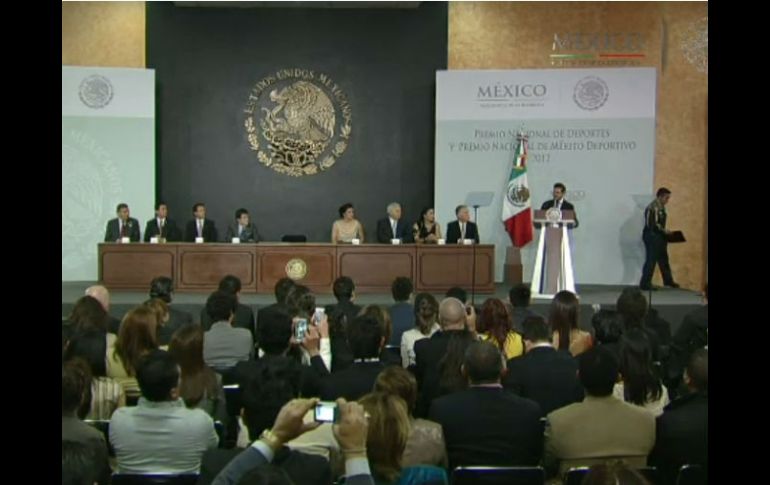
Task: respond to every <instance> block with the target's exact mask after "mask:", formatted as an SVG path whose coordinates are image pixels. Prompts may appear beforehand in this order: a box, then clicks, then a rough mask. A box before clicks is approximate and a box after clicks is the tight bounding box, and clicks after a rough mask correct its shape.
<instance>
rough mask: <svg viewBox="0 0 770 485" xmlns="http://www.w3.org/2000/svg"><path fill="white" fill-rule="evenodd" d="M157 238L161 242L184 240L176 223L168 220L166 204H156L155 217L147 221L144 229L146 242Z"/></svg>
mask: <svg viewBox="0 0 770 485" xmlns="http://www.w3.org/2000/svg"><path fill="white" fill-rule="evenodd" d="M153 237H157V238H158V239H160V240H161V241H166V242H176V241H179V240H180V239H182V235H181V234H180V233H179V228H178V227H176V222H174V221H172V220H171V219H169V218H168V206H167V205H166V204H165V202H158V203H157V204H155V217H154V218H152V219H150V220H149V221H147V225H146V226H145V228H144V242H150V238H153Z"/></svg>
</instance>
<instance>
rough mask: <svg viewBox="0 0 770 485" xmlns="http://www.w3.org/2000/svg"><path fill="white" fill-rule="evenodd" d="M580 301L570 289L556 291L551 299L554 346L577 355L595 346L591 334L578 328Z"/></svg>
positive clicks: (551, 324) (550, 320) (550, 313)
mask: <svg viewBox="0 0 770 485" xmlns="http://www.w3.org/2000/svg"><path fill="white" fill-rule="evenodd" d="M579 315H580V303H579V302H578V299H577V296H576V295H575V294H574V293H572V292H569V291H566V290H564V291H560V292H558V293H556V295H555V296H554V297H553V300H551V310H550V312H549V314H548V324H549V325H550V326H551V328H552V329H553V346H554V347H556V349H558V350H568V351H569V352H570V353H571V354H572V355H573V356H577V355H580V354H582V353H583V352H585V351H586V350H588V349H590V348H591V347H592V346H593V340H592V339H591V334H590V333H588V332H585V331H583V330H580V329H579V328H578V318H579Z"/></svg>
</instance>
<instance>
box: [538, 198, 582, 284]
mask: <svg viewBox="0 0 770 485" xmlns="http://www.w3.org/2000/svg"><path fill="white" fill-rule="evenodd" d="M533 212H534V214H533V215H534V219H533V222H534V224H535V227H536V228H540V237H539V239H538V242H537V256H536V257H535V269H534V271H533V274H532V298H553V296H554V295H555V294H556V293H558V292H560V291H562V290H567V291H571V292H572V293H576V291H575V274H574V272H573V270H572V253H571V250H570V241H569V236H570V234H569V230H568V228H567V226H568V225H569V224H574V223H575V213H574V211H566V210H565V211H562V210H559V209H556V208H551V209H549V210H547V211H544V210H536V211H533Z"/></svg>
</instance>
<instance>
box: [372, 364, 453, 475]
mask: <svg viewBox="0 0 770 485" xmlns="http://www.w3.org/2000/svg"><path fill="white" fill-rule="evenodd" d="M374 391H375V392H384V393H386V394H391V395H393V396H398V397H400V398H401V399H403V400H404V402H405V403H406V406H407V410H408V411H409V423H410V425H411V429H410V432H409V438H408V439H407V441H406V449H405V450H404V456H403V462H402V465H403V466H414V465H434V466H440V467H442V468H446V467H447V466H449V462H448V460H447V454H446V443H445V442H444V430H443V429H442V428H441V425H440V424H438V423H435V422H433V421H428V420H427V419H422V418H415V417H414V410H415V408H416V407H417V379H415V377H414V375H413V374H412V373H411V372H409V371H408V370H406V369H404V368H403V367H401V366H390V367H386V368H385V370H383V371H382V372H380V374H379V375H378V376H377V380H376V381H374Z"/></svg>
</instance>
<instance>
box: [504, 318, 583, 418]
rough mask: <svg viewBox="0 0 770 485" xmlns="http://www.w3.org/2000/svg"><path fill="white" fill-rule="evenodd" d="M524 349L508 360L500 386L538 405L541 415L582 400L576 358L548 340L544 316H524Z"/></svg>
mask: <svg viewBox="0 0 770 485" xmlns="http://www.w3.org/2000/svg"><path fill="white" fill-rule="evenodd" d="M523 337H524V347H525V348H526V351H527V353H526V354H524V355H522V356H521V357H516V358H513V359H511V360H509V361H508V375H506V376H505V377H504V378H503V386H504V387H505V388H506V389H507V390H509V391H512V392H514V393H515V394H517V395H519V396H521V397H526V398H528V399H532V400H533V401H535V402H536V403H538V404H539V405H540V409H541V411H542V413H543V414H542V415H543V416H545V415H546V414H548V413H550V412H551V411H553V410H555V409H559V408H561V407H564V406H566V405H568V404H572V403H573V402H579V401H582V400H583V386H581V385H580V381H578V377H577V368H578V366H577V361H576V360H575V358H574V357H572V355H571V354H570V353H569V352H559V351H557V350H556V349H554V348H553V345H552V344H551V338H552V334H551V329H550V328H549V327H548V324H547V323H546V322H545V320H544V319H543V317H529V318H527V319H526V320H524V333H523Z"/></svg>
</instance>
